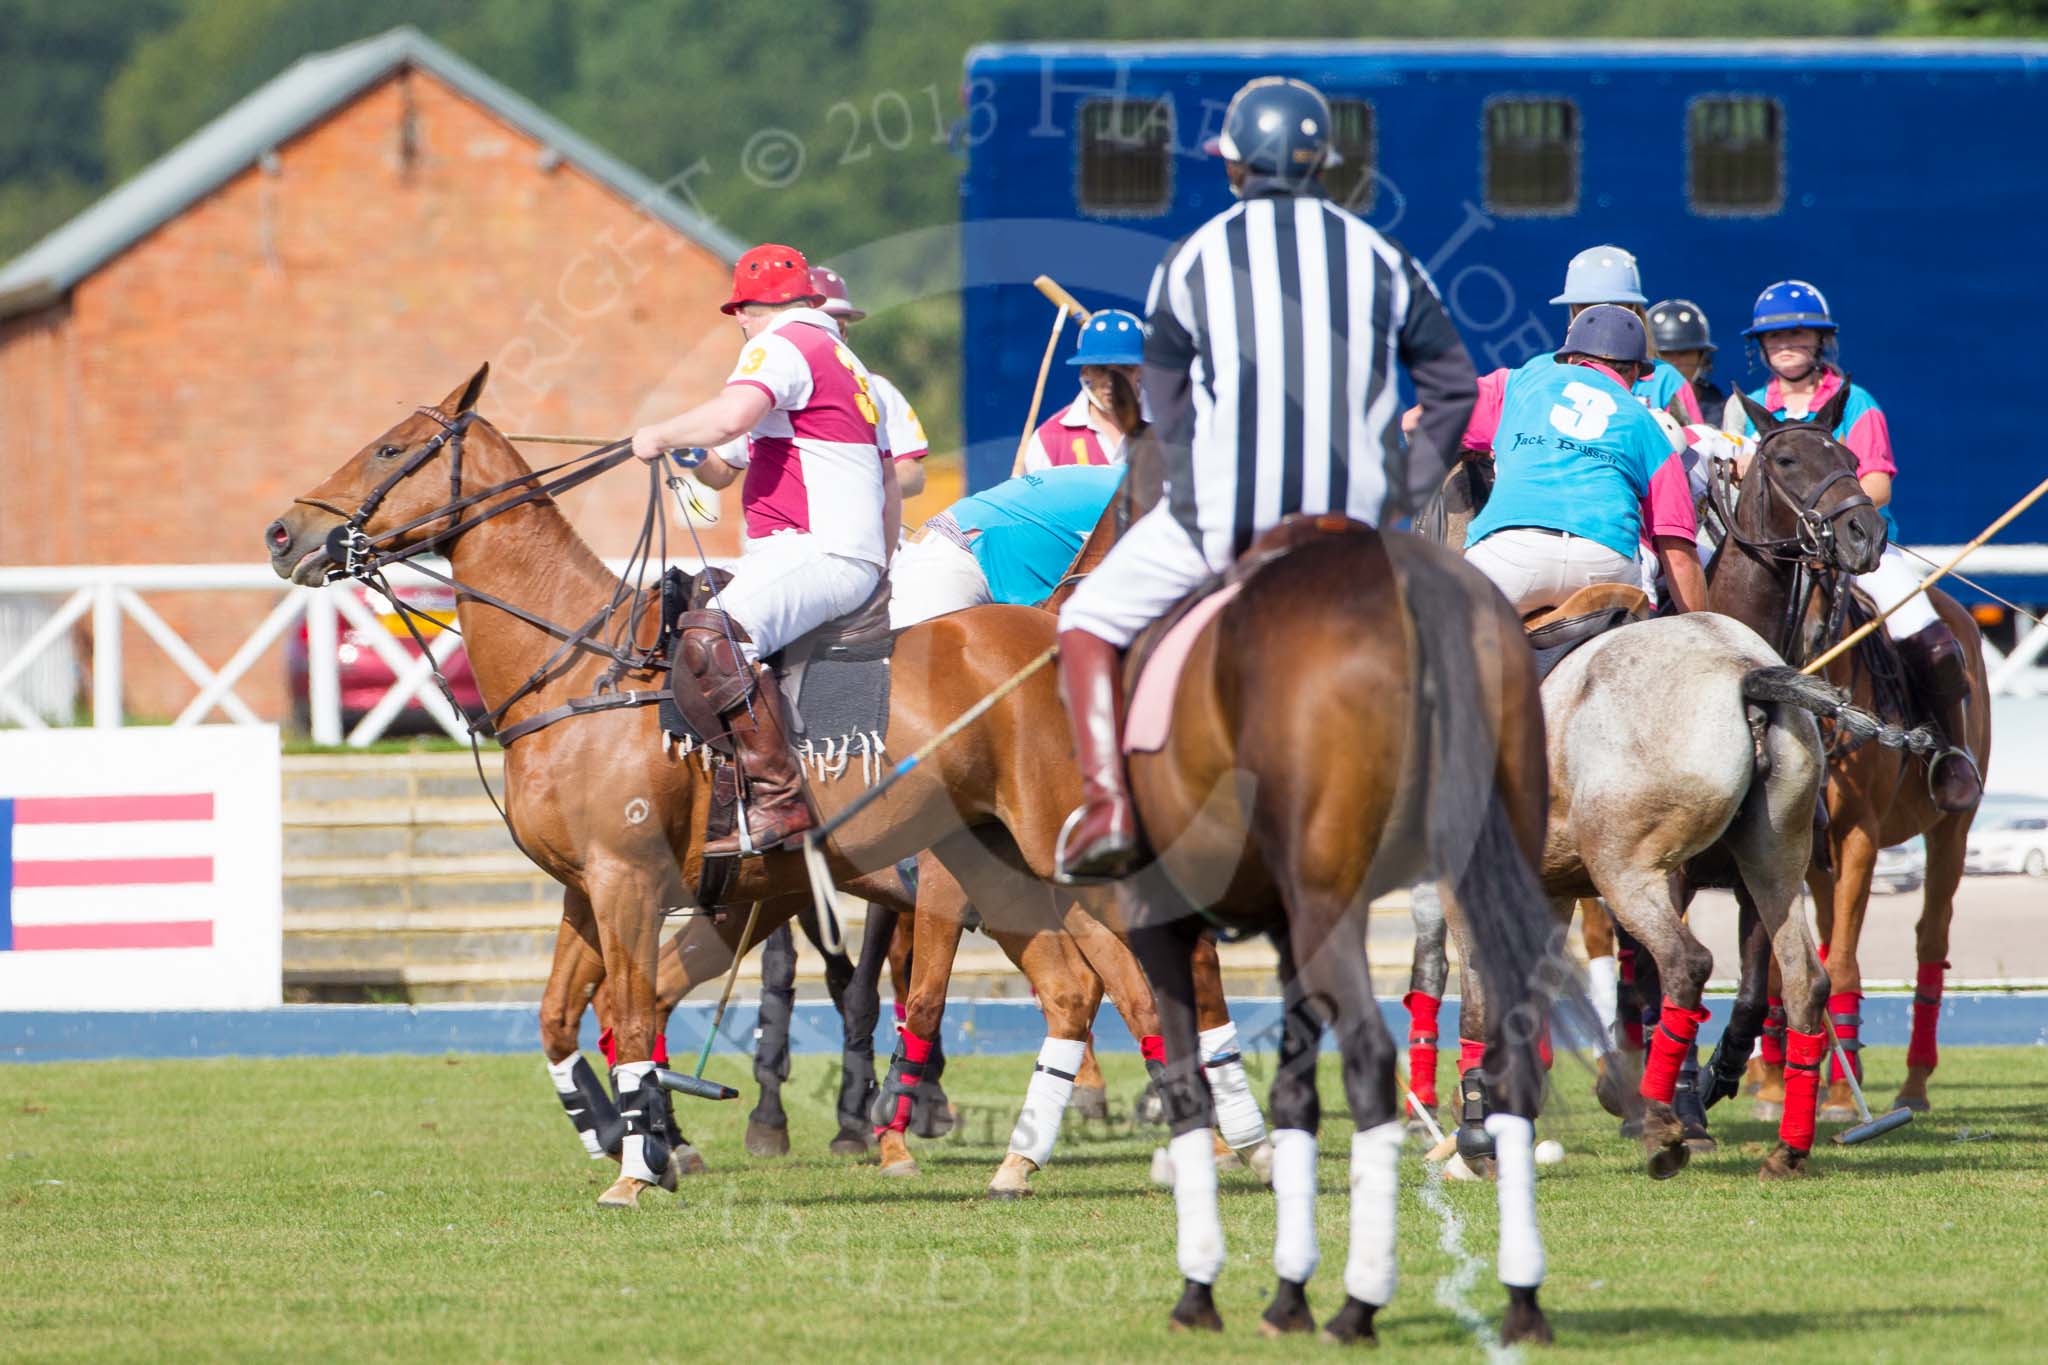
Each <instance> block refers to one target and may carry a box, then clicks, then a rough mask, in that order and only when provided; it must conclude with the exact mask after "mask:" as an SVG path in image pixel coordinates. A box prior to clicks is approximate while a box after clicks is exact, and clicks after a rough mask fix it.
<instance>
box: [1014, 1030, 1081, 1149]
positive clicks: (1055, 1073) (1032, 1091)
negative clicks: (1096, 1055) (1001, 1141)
mask: <svg viewBox="0 0 2048 1365" xmlns="http://www.w3.org/2000/svg"><path fill="white" fill-rule="evenodd" d="M1087 1051H1088V1043H1087V1040H1085V1039H1082V1038H1048V1039H1046V1040H1045V1042H1043V1043H1042V1044H1040V1045H1039V1048H1038V1067H1037V1069H1036V1070H1034V1071H1033V1072H1032V1073H1031V1084H1030V1085H1029V1086H1027V1087H1026V1088H1025V1091H1024V1109H1023V1111H1022V1112H1021V1113H1019V1114H1018V1115H1017V1126H1016V1127H1015V1128H1013V1129H1011V1130H1010V1150H1011V1151H1013V1152H1015V1153H1016V1154H1017V1155H1018V1156H1021V1157H1027V1158H1029V1159H1030V1160H1031V1162H1032V1163H1033V1164H1034V1165H1036V1166H1038V1167H1040V1168H1043V1167H1044V1165H1045V1163H1046V1162H1047V1161H1050V1160H1051V1159H1052V1145H1053V1143H1054V1142H1055V1141H1057V1140H1058V1138H1059V1135H1060V1120H1061V1119H1062V1118H1064V1117H1065V1116H1066V1112H1067V1101H1068V1100H1070V1099H1072V1098H1073V1097H1074V1076H1075V1074H1076V1073H1077V1072H1079V1071H1080V1070H1081V1058H1082V1057H1083V1056H1084V1055H1085V1054H1086V1053H1087Z"/></svg>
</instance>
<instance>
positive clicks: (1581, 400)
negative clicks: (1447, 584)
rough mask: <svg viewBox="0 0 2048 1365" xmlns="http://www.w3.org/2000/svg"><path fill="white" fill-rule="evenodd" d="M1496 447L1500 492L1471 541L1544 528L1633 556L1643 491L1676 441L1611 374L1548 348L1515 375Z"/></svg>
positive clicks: (1476, 523) (1468, 540) (1489, 501)
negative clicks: (1567, 361) (1564, 359)
mask: <svg viewBox="0 0 2048 1365" xmlns="http://www.w3.org/2000/svg"><path fill="white" fill-rule="evenodd" d="M1493 454H1494V461H1495V468H1496V471H1497V473H1496V480H1495V483H1494V488H1493V495H1492V496H1491V497H1490V498H1488V499H1487V503H1486V507H1485V509H1484V510H1483V511H1481V512H1480V514H1479V515H1478V516H1477V517H1476V518H1474V519H1473V522H1472V526H1471V529H1470V530H1469V531H1467V532H1466V536H1465V543H1466V544H1468V545H1476V544H1478V543H1479V542H1480V541H1481V540H1483V539H1484V538H1486V537H1487V536H1489V535H1492V534H1493V533H1494V532H1495V531H1505V530H1507V529H1509V528H1510V527H1514V526H1540V527H1544V528H1546V529H1548V530H1552V531H1566V532H1569V533H1571V534H1572V535H1575V536H1581V537H1584V538H1585V539H1587V540H1591V541H1596V542H1598V543H1599V544H1601V545H1605V546H1606V547H1607V548H1608V549H1610V550H1612V551H1614V552H1615V553H1616V554H1620V555H1628V556H1630V557H1631V558H1633V557H1634V555H1635V553H1636V545H1637V542H1638V541H1639V540H1640V538H1641V535H1642V526H1643V514H1642V506H1643V499H1644V498H1645V497H1647V496H1648V495H1649V492H1650V478H1651V476H1652V475H1654V474H1655V473H1656V472H1657V470H1658V469H1659V468H1661V467H1662V466H1663V464H1664V463H1665V461H1667V460H1669V459H1670V458H1671V442H1670V440H1669V438H1667V437H1666V436H1665V435H1664V431H1663V428H1661V427H1659V426H1658V425H1657V419H1656V418H1654V417H1652V416H1651V415H1650V410H1649V409H1648V408H1646V407H1644V406H1643V405H1642V403H1641V402H1640V401H1639V400H1638V399H1637V398H1636V397H1635V396H1634V395H1633V394H1631V393H1630V392H1629V391H1628V390H1627V389H1625V388H1623V387H1622V386H1621V385H1620V384H1619V383H1618V382H1617V381H1616V380H1615V379H1614V378H1613V377H1612V376H1611V375H1609V374H1606V373H1604V372H1602V371H1599V370H1594V369H1589V368H1588V367H1586V366H1584V365H1563V364H1559V363H1558V362H1557V360H1555V359H1554V358H1553V357H1551V356H1549V355H1540V356H1538V357H1536V358H1535V359H1534V360H1532V361H1530V362H1529V363H1528V364H1526V365H1524V366H1522V368H1521V369H1519V370H1516V371H1515V372H1514V373H1513V374H1511V375H1509V376H1508V381H1507V388H1506V390H1505V392H1504V393H1503V394H1502V396H1501V412H1500V428H1499V430H1498V431H1496V432H1495V434H1494V438H1493Z"/></svg>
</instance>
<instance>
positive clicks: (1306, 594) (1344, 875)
mask: <svg viewBox="0 0 2048 1365" xmlns="http://www.w3.org/2000/svg"><path fill="white" fill-rule="evenodd" d="M1283 544H1285V545H1291V548H1286V549H1284V551H1283V550H1282V549H1281V546H1282V545H1283ZM1269 550H1270V551H1274V552H1275V553H1274V554H1272V555H1270V556H1269V555H1268V554H1267V553H1266V552H1267V551H1269ZM1235 577H1236V579H1237V581H1238V589H1237V595H1236V597H1235V598H1234V599H1232V600H1230V601H1229V602H1228V604H1227V605H1225V606H1223V607H1222V608H1221V610H1220V611H1218V612H1217V613H1216V614H1215V615H1214V617H1213V618H1211V619H1210V620H1208V621H1207V622H1206V623H1204V624H1202V625H1201V626H1200V627H1199V632H1198V633H1197V634H1196V635H1195V637H1194V641H1193V644H1192V647H1191V651H1190V653H1189V656H1188V659H1187V664H1186V667H1185V669H1184V671H1183V672H1182V673H1181V675H1180V678H1179V681H1178V684H1177V690H1176V691H1175V694H1174V696H1173V699H1172V713H1171V724H1170V726H1169V727H1168V729H1167V731H1166V736H1165V739H1164V744H1163V747H1162V748H1161V749H1159V750H1158V751H1157V752H1154V753H1141V754H1135V755H1133V756H1132V758H1131V763H1130V779H1131V789H1132V794H1133V796H1134V798H1135V800H1136V802H1137V805H1138V808H1139V811H1140V814H1141V817H1142V822H1143V825H1144V828H1145V830H1146V833H1147V835H1148V837H1149V840H1150V843H1151V846H1152V847H1153V848H1154V849H1156V850H1158V854H1157V857H1156V858H1155V860H1154V861H1153V862H1152V863H1150V864H1149V865H1148V866H1147V867H1146V868H1145V869H1144V870H1143V871H1142V872H1141V873H1139V874H1138V876H1137V877H1136V878H1134V879H1133V881H1131V882H1129V883H1125V884H1124V885H1123V886H1122V887H1120V908H1121V910H1122V913H1123V914H1124V916H1125V928H1126V931H1127V932H1128V934H1129V936H1130V941H1131V946H1132V948H1133V950H1134V951H1136V952H1137V954H1138V959H1139V961H1140V963H1142V964H1143V966H1144V968H1145V973H1146V976H1147V977H1148V978H1149V979H1150V981H1151V982H1152V986H1153V990H1154V993H1155V995H1156V997H1157V1000H1158V1003H1159V1012H1160V1020H1161V1023H1162V1025H1163V1027H1164V1029H1165V1036H1166V1046H1167V1057H1168V1065H1169V1071H1168V1076H1167V1079H1166V1082H1165V1084H1164V1086H1163V1090H1164V1093H1165V1095H1166V1099H1167V1106H1168V1113H1169V1118H1170V1121H1171V1123H1172V1126H1173V1131H1174V1134H1175V1136H1174V1139H1173V1143H1172V1146H1171V1149H1170V1150H1171V1153H1172V1164H1173V1170H1174V1178H1175V1191H1174V1195H1175V1204H1176V1206H1177V1209H1178V1218H1179V1264H1180V1268H1181V1272H1182V1275H1183V1277H1184V1281H1185V1283H1184V1288H1183V1292H1182V1296H1181V1300H1180V1302H1179V1303H1178V1304H1177V1305H1176V1307H1175V1309H1174V1311H1173V1322H1174V1323H1175V1324H1176V1325H1177V1326H1181V1327H1207V1328H1217V1327H1220V1326H1221V1321H1220V1318H1219V1317H1218V1316H1217V1313H1216V1309H1215V1304H1214V1298H1213V1293H1212V1285H1213V1283H1214V1281H1215V1278H1216V1276H1217V1274H1218V1273H1219V1272H1220V1270H1221V1268H1222V1263H1223V1251H1224V1249H1223V1238H1222V1225H1221V1223H1220V1221H1219V1220H1218V1213H1217V1202H1216V1182H1215V1167H1214V1165H1213V1160H1212V1157H1211V1150H1212V1149H1211V1138H1210V1134H1209V1132H1208V1130H1209V1128H1210V1127H1211V1125H1212V1123H1213V1111H1212V1106H1211V1100H1210V1092H1209V1088H1208V1087H1207V1086H1206V1085H1205V1084H1203V1083H1202V1081H1201V1077H1200V1072H1199V1060H1200V1059H1199V1055H1198V1053H1197V1050H1196V1033H1197V1020H1196V1015H1195V1009H1194V975H1193V972H1194V961H1195V955H1196V953H1197V951H1198V948H1199V945H1200V943H1201V941H1202V939H1203V936H1204V935H1205V934H1206V933H1207V932H1208V931H1210V930H1211V929H1221V930H1223V931H1225V932H1230V933H1253V932H1262V933H1266V934H1269V935H1270V936H1271V937H1272V939H1273V941H1274V943H1275V945H1276V947H1277V948H1278V950H1279V954H1280V973H1281V981H1282V984H1283V988H1284V991H1285V996H1286V1004H1287V1011H1288V1018H1289V1021H1290V1022H1289V1027H1288V1029H1287V1033H1286V1037H1285V1038H1284V1039H1283V1041H1282V1043H1281V1052H1280V1062H1279V1067H1278V1071H1277V1074H1276V1076H1275V1078H1274V1082H1273V1090H1272V1115H1273V1125H1274V1127H1275V1129H1276V1130H1277V1131H1276V1132H1275V1134H1274V1152H1275V1160H1274V1169H1273V1184H1274V1192H1275V1194H1276V1196H1277V1198H1278V1205H1279V1247H1278V1249H1277V1250H1276V1253H1275V1263H1276V1266H1277V1267H1278V1268H1279V1269H1280V1284H1279V1289H1278V1292H1277V1294H1276V1296H1275V1298H1274V1301H1273V1303H1272V1305H1271V1306H1270V1307H1269V1308H1268V1310H1267V1312H1266V1314H1265V1324H1266V1327H1267V1329H1268V1330H1271V1331H1278V1332H1288V1331H1301V1330H1309V1329H1311V1328H1312V1327H1313V1325H1314V1324H1313V1322H1312V1320H1311V1318H1310V1316H1309V1310H1308V1304H1307V1299H1306V1295H1305V1284H1306V1281H1307V1279H1308V1276H1309V1274H1310V1273H1311V1272H1312V1271H1313V1270H1314V1267H1315V1264H1316V1250H1315V1245H1316V1242H1315V1233H1314V1206H1315V1189H1316V1178H1315V1133H1316V1131H1317V1128H1318V1125H1319V1123H1320V1118H1321V1111H1320V1106H1319V1100H1318V1097H1317V1093H1316V1083H1315V1058H1316V1052H1317V1049H1318V1046H1319V1038H1320V1034H1321V1032H1322V1030H1323V1028H1324V1027H1325V1026H1328V1027H1332V1028H1334V1030H1335V1032H1336V1037H1337V1045H1338V1048H1339V1050H1340V1052H1341V1053H1342V1055H1343V1059H1344V1085H1345V1093H1346V1096H1347V1098H1348V1099H1349V1101H1350V1111H1351V1116H1352V1121H1353V1123H1354V1125H1355V1126H1356V1129H1357V1133H1356V1136H1355V1137H1354V1138H1353V1140H1352V1143H1351V1150H1350V1158H1351V1163H1350V1164H1351V1190H1352V1214H1351V1229H1352V1232H1351V1252H1350V1261H1349V1264H1348V1265H1347V1267H1346V1270H1345V1276H1344V1279H1345V1289H1346V1295H1347V1298H1346V1302H1345V1306H1344V1308H1343V1310H1342V1311H1341V1312H1339V1313H1338V1315H1337V1316H1336V1317H1334V1318H1332V1319H1331V1320H1330V1321H1329V1323H1328V1324H1327V1325H1326V1327H1325V1332H1326V1334H1327V1335H1329V1336H1331V1337H1333V1338H1335V1339H1338V1340H1344V1341H1355V1340H1361V1339H1367V1338H1370V1337H1371V1336H1372V1335H1373V1316H1374V1314H1375V1313H1376V1312H1377V1311H1378V1310H1379V1309H1380V1308H1381V1307H1383V1306H1384V1305H1385V1304H1386V1303H1387V1301H1388V1299H1389V1298H1390V1297H1391V1295H1392V1292H1393V1287H1394V1257H1393V1250H1394V1220H1395V1202H1396V1199H1395V1196H1396V1188H1397V1177H1396V1162H1397V1160H1398V1156H1399V1151H1400V1147H1401V1143H1402V1137H1403V1125H1402V1123H1401V1122H1400V1110H1399V1107H1398V1102H1397V1100H1396V1090H1395V1085H1394V1045H1393V1041H1392V1039H1391V1038H1390V1037H1389V1036H1388V1033H1387V1030H1386V1027H1385V1025H1384V1023H1383V1022H1382V1021H1381V1018H1380V1013H1379V1008H1378V1005H1377V1003H1376V1002H1375V1000H1374V997H1373V991H1372V978H1371V973H1370V970H1369V966H1368V963H1367V960H1366V923H1367V913H1368V905H1369V902H1370V901H1371V900H1372V899H1373V898H1374V897H1375V896H1378V895H1381V894H1383V893H1385V892H1387V891H1390V890H1394V889H1396V888H1400V887H1406V886H1410V885H1413V884H1414V883H1415V882H1416V881H1418V880H1422V879H1425V878H1427V879H1430V880H1437V881H1441V882H1442V884H1443V885H1444V887H1445V889H1446V891H1447V892H1449V894H1448V895H1447V896H1446V900H1447V902H1448V903H1449V909H1450V914H1451V920H1452V922H1453V924H1454V925H1456V926H1457V927H1458V931H1459V933H1460V937H1461V941H1462V943H1463V946H1464V949H1465V953H1466V956H1467V957H1468V958H1469V960H1471V961H1473V962H1474V963H1476V964H1477V966H1478V969H1479V975H1480V977H1481V981H1482V983H1483V989H1481V990H1478V991H1475V992H1474V993H1473V994H1472V995H1471V996H1469V997H1468V998H1467V1000H1466V1008H1467V1009H1468V1010H1470V1011H1472V1012H1473V1013H1474V1014H1475V1016H1477V1017H1479V1018H1481V1019H1486V1020H1491V1021H1492V1023H1493V1027H1492V1028H1491V1029H1490V1031H1489V1033H1490V1039H1491V1043H1490V1046H1489V1048H1488V1050H1487V1056H1486V1063H1485V1071H1486V1074H1487V1075H1488V1077H1489V1078H1490V1086H1491V1089H1492V1092H1493V1093H1492V1099H1493V1101H1494V1102H1495V1104H1496V1106H1497V1108H1498V1110H1499V1112H1497V1113H1496V1114H1495V1115H1494V1116H1493V1117H1492V1118H1491V1119H1490V1120H1489V1121H1488V1127H1489V1130H1490V1131H1493V1132H1494V1134H1495V1138H1496V1144H1497V1148H1498V1161H1499V1171H1500V1184H1499V1197H1500V1202H1501V1212H1502V1228H1503V1232H1502V1239H1503V1251H1502V1264H1501V1271H1502V1278H1503V1280H1504V1281H1505V1282H1506V1283H1507V1285H1508V1288H1509V1296H1510V1307H1509V1313H1508V1319H1507V1322H1506V1324H1505V1326H1504V1328H1503V1336H1504V1338H1505V1339H1507V1340H1509V1341H1514V1340H1522V1339H1537V1340H1543V1339H1547V1338H1548V1335H1549V1327H1548V1325H1547V1323H1546V1322H1545V1320H1544V1317H1543V1313H1542V1309H1541V1308H1540V1307H1539V1306H1538V1303H1537V1287H1538V1285H1539V1284H1540V1283H1541V1281H1542V1275H1543V1272H1542V1244H1541V1240H1540V1237H1539V1235H1538V1232H1537V1228H1536V1219H1535V1203H1534V1197H1533V1179H1534V1166H1533V1160H1532V1158H1531V1156H1530V1150H1531V1146H1532V1130H1531V1127H1530V1123H1529V1120H1530V1118H1531V1117H1532V1116H1533V1115H1534V1114H1535V1112H1536V1104H1537V1100H1538V1096H1539V1094H1540V1091H1541V1086H1542V1076H1541V1070H1540V1067H1539V1064H1538V1061H1537V1057H1536V1050H1535V1047H1534V1041H1533V1040H1534V1038H1535V1037H1536V1035H1537V1033H1538V1031H1539V1028H1540V1023H1541V1018H1542V1013H1541V1009H1540V1008H1539V1004H1538V997H1537V995H1536V992H1535V990H1534V987H1533V986H1532V982H1531V975H1530V974H1531V973H1532V972H1533V971H1537V970H1540V969H1541V968H1542V966H1543V965H1544V964H1545V962H1546V961H1550V962H1552V963H1556V962H1557V959H1556V958H1555V956H1554V955H1555V954H1556V953H1558V952H1559V951H1560V948H1559V945H1560V944H1561V935H1558V934H1557V933H1556V931H1555V930H1556V926H1555V925H1554V923H1553V921H1552V919H1551V916H1550V911H1549V907H1548V904H1547V902H1546V901H1545V899H1544V896H1543V892H1542V889H1541V887H1540V886H1539V885H1538V884H1537V881H1536V874H1535V870H1534V868H1535V864H1536V861H1537V859H1538V857H1539V856H1540V854H1541V851H1542V846H1543V838H1544V825H1545V801H1546V790H1547V786H1546V781H1547V779H1546V775H1545V759H1544V752H1543V727H1542V707H1541V703H1540V701H1539V699H1538V693H1537V686H1536V676H1535V668H1534V663H1533V660H1532V658H1531V656H1530V654H1529V651H1528V649H1527V648H1526V646H1525V645H1524V643H1523V640H1522V631H1521V625H1520V623H1519V622H1518V621H1517V620H1516V619H1515V616H1514V613H1513V612H1512V610H1511V609H1510V608H1509V607H1508V606H1507V604H1506V603H1505V602H1504V601H1503V600H1502V599H1501V597H1500V595H1499V594H1498V593H1497V592H1495V591H1494V590H1493V587H1492V585H1491V584H1489V583H1488V582H1487V581H1486V579H1485V578H1484V577H1482V576H1481V575H1480V574H1479V573H1478V572H1477V571H1476V570H1473V569H1471V568H1468V567H1467V566H1466V565H1465V564H1464V562H1463V561H1462V560H1460V559H1458V558H1457V557H1456V556H1454V555H1451V554H1449V553H1447V552H1445V551H1444V550H1442V549H1441V548H1439V547H1437V546H1434V545H1430V544H1426V543H1425V542H1423V541H1421V540H1418V539H1415V538H1413V537H1410V536H1406V535H1401V534H1397V533H1389V534H1384V535H1382V534H1381V533H1378V532H1376V531H1373V530H1371V529H1370V528H1368V527H1365V526H1362V525H1359V524H1357V523H1354V522H1348V521H1345V520H1344V519H1342V518H1335V517H1332V518H1313V519H1297V520H1295V521H1292V522H1288V523H1283V524H1282V526H1280V527H1279V528H1276V529H1275V531H1273V532H1270V533H1268V536H1267V537H1266V538H1264V539H1262V540H1261V541H1260V542H1258V543H1256V544H1255V545H1254V546H1253V548H1252V550H1251V551H1250V553H1249V554H1248V555H1247V557H1246V558H1245V559H1244V560H1242V561H1240V563H1239V566H1238V568H1237V569H1236V570H1235ZM1337 584H1341V585H1342V590H1341V591H1332V590H1331V586H1332V585H1337ZM1561 974H1562V973H1560V975H1561Z"/></svg>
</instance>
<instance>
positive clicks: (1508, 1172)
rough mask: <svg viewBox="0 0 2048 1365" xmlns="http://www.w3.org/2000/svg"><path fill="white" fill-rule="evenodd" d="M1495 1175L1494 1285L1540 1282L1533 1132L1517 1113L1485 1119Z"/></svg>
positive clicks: (1540, 1242)
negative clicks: (1497, 1255)
mask: <svg viewBox="0 0 2048 1365" xmlns="http://www.w3.org/2000/svg"><path fill="white" fill-rule="evenodd" d="M1486 1131H1487V1133H1488V1134H1489V1135H1491V1137H1492V1138H1493V1151H1494V1160H1495V1162H1496V1163H1497V1168H1498V1170H1499V1172H1500V1180H1499V1184H1498V1186H1497V1189H1498V1193H1499V1197H1500V1282H1501V1283H1502V1284H1505V1285H1510V1286H1513V1287H1514V1288H1517V1289H1534V1288H1535V1287H1536V1286H1538V1285H1540V1284H1542V1283H1543V1234H1542V1233H1541V1232H1540V1231H1538V1230H1537V1227H1536V1127H1535V1125H1534V1124H1532V1123H1530V1122H1529V1120H1527V1119H1525V1118H1523V1117H1521V1116H1520V1115H1519V1114H1490V1115H1488V1116H1487V1119H1486Z"/></svg>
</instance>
